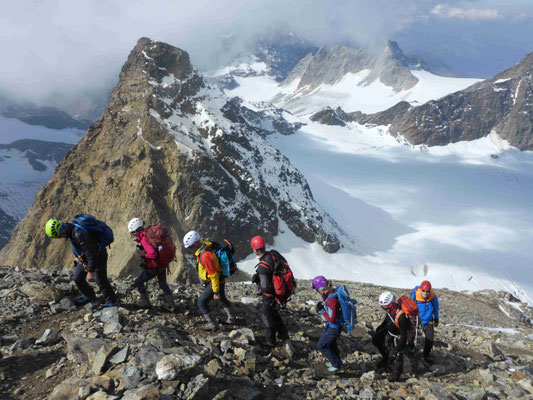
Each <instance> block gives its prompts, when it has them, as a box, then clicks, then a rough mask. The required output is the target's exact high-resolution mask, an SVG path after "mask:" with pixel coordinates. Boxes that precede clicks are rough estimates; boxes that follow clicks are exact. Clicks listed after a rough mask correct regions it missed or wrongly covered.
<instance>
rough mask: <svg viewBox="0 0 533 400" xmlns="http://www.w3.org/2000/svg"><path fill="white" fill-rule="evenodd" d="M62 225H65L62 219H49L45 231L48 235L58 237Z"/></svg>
mask: <svg viewBox="0 0 533 400" xmlns="http://www.w3.org/2000/svg"><path fill="white" fill-rule="evenodd" d="M61 225H63V222H61V221H60V220H58V219H56V218H52V219H49V220H48V222H47V223H46V227H45V231H46V234H47V235H48V237H51V238H58V237H59V229H60V228H61Z"/></svg>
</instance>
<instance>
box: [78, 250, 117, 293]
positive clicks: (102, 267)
mask: <svg viewBox="0 0 533 400" xmlns="http://www.w3.org/2000/svg"><path fill="white" fill-rule="evenodd" d="M98 261H99V263H98V267H97V268H96V269H95V270H94V272H93V274H94V280H95V281H96V284H97V285H98V287H99V288H100V292H101V293H102V295H103V296H104V298H105V301H106V303H109V302H113V303H114V302H116V301H117V297H116V295H115V291H114V290H113V287H112V286H111V284H110V283H109V280H108V279H107V253H106V254H105V256H104V255H103V256H102V257H100V259H99V260H98ZM72 278H73V280H74V282H75V283H76V286H78V289H80V292H81V293H82V294H83V295H84V296H86V297H92V298H94V297H96V294H95V293H94V289H93V288H92V287H91V285H90V284H89V282H87V271H85V267H84V265H83V264H82V263H80V262H77V263H76V268H75V270H74V275H73V277H72Z"/></svg>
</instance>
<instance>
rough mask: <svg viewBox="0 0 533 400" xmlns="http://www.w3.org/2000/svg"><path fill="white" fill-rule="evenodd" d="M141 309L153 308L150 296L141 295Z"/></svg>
mask: <svg viewBox="0 0 533 400" xmlns="http://www.w3.org/2000/svg"><path fill="white" fill-rule="evenodd" d="M138 306H139V308H151V307H152V303H150V298H149V297H148V294H147V293H146V292H145V293H141V301H140V302H139V304H138Z"/></svg>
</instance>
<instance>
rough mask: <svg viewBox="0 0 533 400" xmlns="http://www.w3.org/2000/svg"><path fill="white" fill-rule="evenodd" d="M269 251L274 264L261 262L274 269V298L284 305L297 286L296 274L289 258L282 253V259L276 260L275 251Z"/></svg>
mask: <svg viewBox="0 0 533 400" xmlns="http://www.w3.org/2000/svg"><path fill="white" fill-rule="evenodd" d="M269 253H270V255H271V256H272V260H273V261H274V266H272V265H269V264H268V263H266V262H265V261H261V262H260V264H261V265H263V266H264V267H266V268H267V269H269V270H271V271H272V284H273V286H274V292H275V295H274V299H275V300H276V301H277V302H278V303H279V304H281V305H282V306H284V305H285V304H287V302H288V301H289V300H290V298H291V296H292V293H293V292H294V289H295V288H296V281H295V280H294V275H293V273H292V271H291V268H290V267H289V264H288V263H287V260H285V258H283V256H281V255H280V257H281V259H279V260H276V255H275V253H274V252H272V251H270V252H269ZM278 254H279V253H278Z"/></svg>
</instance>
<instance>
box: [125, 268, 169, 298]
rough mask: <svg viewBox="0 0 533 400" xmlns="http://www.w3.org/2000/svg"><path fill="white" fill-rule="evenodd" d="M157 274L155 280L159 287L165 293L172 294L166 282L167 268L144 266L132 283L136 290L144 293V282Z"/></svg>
mask: <svg viewBox="0 0 533 400" xmlns="http://www.w3.org/2000/svg"><path fill="white" fill-rule="evenodd" d="M156 276H157V282H158V283H159V287H160V288H161V290H162V291H163V293H165V294H172V290H170V288H169V287H168V283H167V268H166V266H165V267H161V268H157V269H147V268H145V269H144V270H143V272H142V273H141V275H139V277H138V278H137V279H135V282H134V283H133V284H134V285H135V287H136V288H137V290H138V291H139V292H140V293H141V294H143V293H146V285H145V282H148V281H149V280H150V279H153V278H154V277H156Z"/></svg>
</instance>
